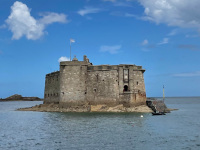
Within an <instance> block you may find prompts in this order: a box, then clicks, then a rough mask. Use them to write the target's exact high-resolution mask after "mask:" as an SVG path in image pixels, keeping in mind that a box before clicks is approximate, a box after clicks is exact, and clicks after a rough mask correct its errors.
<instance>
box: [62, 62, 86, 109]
mask: <svg viewBox="0 0 200 150" xmlns="http://www.w3.org/2000/svg"><path fill="white" fill-rule="evenodd" d="M86 77H87V66H86V65H84V64H81V63H79V64H75V65H62V66H60V80H61V84H60V92H61V96H60V106H61V107H68V106H72V105H81V104H84V103H85V102H86V101H85V95H86Z"/></svg>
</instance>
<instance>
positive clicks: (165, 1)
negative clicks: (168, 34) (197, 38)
mask: <svg viewBox="0 0 200 150" xmlns="http://www.w3.org/2000/svg"><path fill="white" fill-rule="evenodd" d="M138 1H139V2H140V4H141V5H142V6H143V7H144V8H145V10H144V14H145V16H144V18H143V19H145V20H150V21H153V22H156V23H157V24H159V23H165V24H167V25H169V26H177V27H184V28H197V29H198V30H200V16H199V14H200V9H199V6H200V1H199V0H138Z"/></svg>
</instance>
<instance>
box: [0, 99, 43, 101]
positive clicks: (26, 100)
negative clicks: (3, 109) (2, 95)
mask: <svg viewBox="0 0 200 150" xmlns="http://www.w3.org/2000/svg"><path fill="white" fill-rule="evenodd" d="M14 101H43V99H31V100H30V99H24V100H21V99H20V100H12V99H10V100H8V99H0V102H14Z"/></svg>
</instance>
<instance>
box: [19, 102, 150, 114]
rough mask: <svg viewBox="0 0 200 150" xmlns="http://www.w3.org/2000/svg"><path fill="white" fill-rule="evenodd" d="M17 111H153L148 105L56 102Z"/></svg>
mask: <svg viewBox="0 0 200 150" xmlns="http://www.w3.org/2000/svg"><path fill="white" fill-rule="evenodd" d="M18 110H19V111H41V112H142V113H151V112H153V111H152V110H151V109H150V108H149V107H148V106H146V105H141V106H137V107H129V108H127V107H124V106H123V105H122V104H121V105H117V106H114V107H110V106H107V105H83V106H71V107H67V108H66V107H64V108H61V107H59V105H58V104H53V103H52V104H41V105H36V106H33V107H29V108H20V109H18Z"/></svg>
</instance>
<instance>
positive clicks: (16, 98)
mask: <svg viewBox="0 0 200 150" xmlns="http://www.w3.org/2000/svg"><path fill="white" fill-rule="evenodd" d="M40 100H42V99H40V98H39V97H23V96H22V95H19V94H14V95H12V96H9V97H7V98H5V99H1V101H40Z"/></svg>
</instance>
